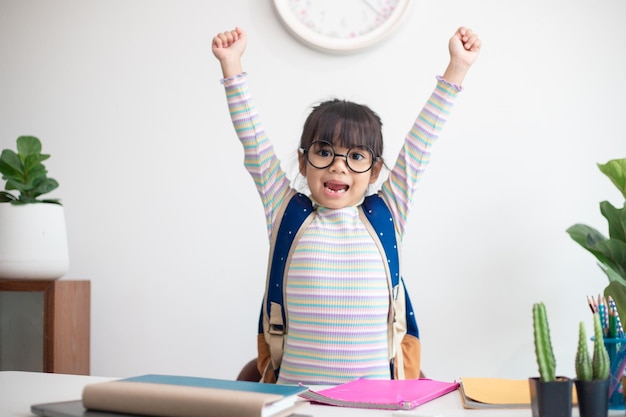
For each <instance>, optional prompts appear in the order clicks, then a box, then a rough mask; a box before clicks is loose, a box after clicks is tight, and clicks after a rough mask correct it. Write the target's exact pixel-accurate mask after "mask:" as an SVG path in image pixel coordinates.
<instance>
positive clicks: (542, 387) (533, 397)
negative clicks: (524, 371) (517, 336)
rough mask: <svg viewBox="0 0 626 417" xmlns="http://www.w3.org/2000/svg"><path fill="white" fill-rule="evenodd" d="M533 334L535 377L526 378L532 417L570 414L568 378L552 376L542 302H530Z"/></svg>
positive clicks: (551, 355)
mask: <svg viewBox="0 0 626 417" xmlns="http://www.w3.org/2000/svg"><path fill="white" fill-rule="evenodd" d="M533 335H534V341H535V356H536V358H537V365H538V367H539V375H540V376H539V377H531V378H528V383H529V388H530V402H531V408H532V415H533V417H571V415H572V380H571V379H570V378H567V377H562V376H561V377H557V376H556V358H555V357H554V351H553V349H552V339H551V337H550V325H549V323H548V315H547V312H546V307H545V305H544V303H542V302H539V303H535V304H533Z"/></svg>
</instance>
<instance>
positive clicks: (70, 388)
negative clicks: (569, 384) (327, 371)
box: [0, 371, 624, 417]
mask: <svg viewBox="0 0 626 417" xmlns="http://www.w3.org/2000/svg"><path fill="white" fill-rule="evenodd" d="M111 379H114V378H104V377H95V376H83V375H64V374H49V373H37V372H14V371H3V372H0V415H1V416H3V417H18V416H19V417H30V416H32V414H31V413H30V406H31V405H32V404H38V403H46V402H57V401H72V400H78V399H80V398H81V395H82V392H83V387H84V386H85V385H86V384H90V383H94V382H102V381H108V380H111ZM301 413H302V414H307V415H310V416H313V417H357V416H358V417H391V416H406V417H411V416H420V417H435V416H441V417H467V416H469V417H482V416H486V417H496V416H497V417H529V416H531V411H530V409H523V410H465V409H463V406H462V403H461V397H460V394H459V392H458V391H454V392H451V393H449V394H447V395H444V396H443V397H440V398H438V399H436V400H433V401H431V402H429V403H426V404H423V405H421V406H419V407H417V408H415V409H413V410H410V411H388V410H363V409H354V408H340V407H331V406H324V405H310V406H308V407H307V408H305V409H303V410H302V411H301ZM609 415H619V416H623V415H624V411H611V412H610V413H609ZM572 416H573V417H576V416H578V409H577V408H574V409H573V412H572Z"/></svg>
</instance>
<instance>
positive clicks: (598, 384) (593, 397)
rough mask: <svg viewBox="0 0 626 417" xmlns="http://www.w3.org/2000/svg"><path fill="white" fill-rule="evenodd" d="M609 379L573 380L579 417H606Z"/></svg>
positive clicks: (607, 412)
mask: <svg viewBox="0 0 626 417" xmlns="http://www.w3.org/2000/svg"><path fill="white" fill-rule="evenodd" d="M610 382H611V381H610V380H609V379H602V380H593V381H579V380H575V381H574V385H575V386H576V395H577V396H578V411H579V414H580V417H606V416H608V414H609V384H610Z"/></svg>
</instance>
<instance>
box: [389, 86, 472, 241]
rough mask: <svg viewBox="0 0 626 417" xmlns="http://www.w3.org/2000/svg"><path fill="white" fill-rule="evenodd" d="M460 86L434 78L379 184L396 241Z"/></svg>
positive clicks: (404, 225)
mask: <svg viewBox="0 0 626 417" xmlns="http://www.w3.org/2000/svg"><path fill="white" fill-rule="evenodd" d="M460 91H461V87H459V86H457V85H455V84H451V83H448V82H447V81H445V80H444V79H443V78H442V77H437V85H436V87H435V90H434V91H433V93H432V94H431V96H430V98H429V99H428V101H427V102H426V105H425V106H424V108H423V109H422V111H421V112H420V114H419V115H418V116H417V119H416V120H415V123H414V124H413V127H412V128H411V131H410V132H409V133H408V134H407V136H406V138H405V141H404V145H403V147H402V149H401V150H400V154H399V155H398V159H397V160H396V163H395V165H394V167H393V169H392V170H391V173H390V174H389V177H388V178H387V180H386V181H385V182H384V183H383V185H382V189H381V193H382V195H383V197H384V198H385V199H386V200H387V203H388V205H389V207H390V209H391V211H392V213H393V217H394V218H395V219H396V227H397V229H398V233H399V236H400V238H402V236H403V235H404V229H405V227H406V220H407V215H408V212H409V209H410V207H411V202H412V199H413V194H414V192H415V190H416V189H417V186H418V184H419V181H420V179H421V178H422V175H423V173H424V170H425V169H426V167H427V166H428V163H429V162H430V148H431V146H432V145H433V144H434V143H435V141H436V140H437V138H438V137H439V134H440V132H441V129H442V128H443V126H444V125H445V123H446V121H447V119H448V116H449V115H450V112H451V110H452V106H453V104H454V101H455V99H456V97H457V95H458V93H459V92H460Z"/></svg>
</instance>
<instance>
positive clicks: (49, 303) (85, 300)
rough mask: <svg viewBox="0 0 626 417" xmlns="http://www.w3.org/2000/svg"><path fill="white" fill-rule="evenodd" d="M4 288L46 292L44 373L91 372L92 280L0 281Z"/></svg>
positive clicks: (44, 295)
mask: <svg viewBox="0 0 626 417" xmlns="http://www.w3.org/2000/svg"><path fill="white" fill-rule="evenodd" d="M0 291H27V292H42V293H43V370H42V371H43V372H55V373H64V374H77V375H89V362H90V356H89V353H90V321H91V317H90V314H91V283H90V281H82V280H81V281H71V280H63V279H59V280H54V281H36V280H24V281H20V280H0Z"/></svg>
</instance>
